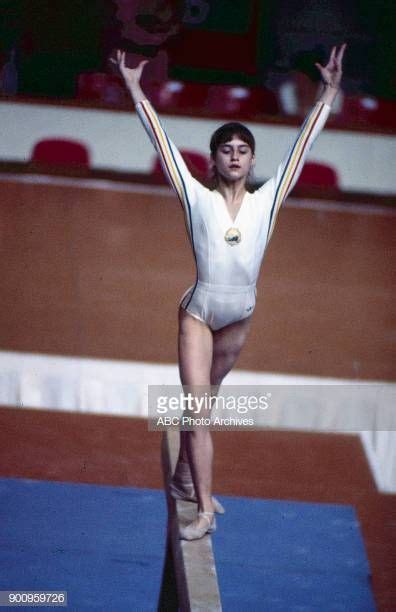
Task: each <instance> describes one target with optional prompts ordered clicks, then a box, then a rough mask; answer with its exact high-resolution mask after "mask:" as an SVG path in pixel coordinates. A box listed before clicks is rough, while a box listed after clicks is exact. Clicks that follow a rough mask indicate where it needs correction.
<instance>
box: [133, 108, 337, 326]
mask: <svg viewBox="0 0 396 612" xmlns="http://www.w3.org/2000/svg"><path fill="white" fill-rule="evenodd" d="M136 110H137V113H138V115H139V117H140V119H141V121H142V123H143V125H144V127H145V129H146V131H147V133H148V135H149V137H150V139H151V141H152V143H153V145H154V147H155V149H156V150H157V152H158V154H159V157H160V160H161V163H162V167H163V169H164V172H165V174H166V176H167V178H168V180H169V183H170V184H171V186H172V187H173V189H174V191H175V192H176V194H177V196H178V198H179V200H180V202H181V204H182V206H183V210H184V215H185V223H186V228H187V232H188V235H189V238H190V242H191V246H192V249H193V253H194V257H195V262H196V273H197V276H196V281H195V283H194V285H193V286H192V287H190V288H189V289H188V290H187V292H186V293H185V294H184V296H183V297H182V300H181V306H182V307H183V308H184V309H185V310H187V311H188V312H189V313H190V314H191V315H192V316H194V317H196V318H198V319H200V320H202V321H204V322H205V323H207V324H208V325H209V327H210V328H211V329H212V330H217V329H220V328H222V327H224V326H225V325H229V324H230V323H234V322H236V321H239V320H241V319H244V318H246V317H248V316H250V315H251V314H252V312H253V310H254V306H255V296H256V289H255V288H256V282H257V278H258V274H259V271H260V266H261V262H262V260H263V256H264V252H265V249H266V246H267V244H268V242H269V240H270V238H271V235H272V233H273V230H274V226H275V223H276V218H277V215H278V212H279V209H280V207H281V205H282V202H284V201H285V199H286V197H287V196H288V194H289V193H290V191H291V189H292V188H293V186H294V185H295V183H296V181H297V179H298V177H299V175H300V173H301V170H302V168H303V165H304V162H305V159H306V157H307V154H308V152H309V150H310V148H311V147H312V145H313V143H314V141H315V139H316V138H317V136H318V135H319V133H320V131H321V130H322V128H323V126H324V124H325V122H326V119H327V117H328V115H329V112H330V106H328V105H327V104H325V103H323V102H317V103H316V104H315V106H314V107H313V109H312V111H311V112H310V113H309V115H308V116H307V118H306V119H305V121H304V123H303V125H302V127H301V129H300V131H299V133H298V136H297V138H296V140H295V142H294V144H293V146H292V147H291V148H290V150H289V151H288V152H287V155H286V156H285V157H284V159H283V160H282V162H281V163H280V164H279V166H278V168H277V171H276V173H275V175H274V176H273V177H272V178H270V179H269V180H267V181H266V182H265V183H264V184H263V185H262V186H261V187H259V189H257V190H256V191H254V192H253V193H250V192H246V193H245V195H244V198H243V201H242V203H241V206H240V209H239V211H238V214H237V216H236V218H235V219H234V220H232V218H231V216H230V214H229V212H228V209H227V206H226V202H225V200H224V198H223V196H222V194H221V193H220V192H219V191H217V190H213V191H211V190H210V189H208V188H206V187H204V186H203V185H202V184H201V183H200V182H199V181H197V180H196V179H195V178H194V177H193V176H192V175H191V173H190V171H189V170H188V168H187V166H186V164H185V162H184V160H183V158H182V156H181V154H180V152H179V151H178V149H177V147H176V146H175V145H174V144H173V142H172V141H171V140H170V139H169V137H168V135H167V134H166V132H165V130H164V128H163V126H162V124H161V122H160V120H159V118H158V115H157V114H156V112H155V111H154V109H153V107H152V106H151V104H150V102H149V101H148V100H143V101H142V102H140V103H138V104H137V105H136Z"/></svg>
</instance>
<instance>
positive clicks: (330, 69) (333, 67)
mask: <svg viewBox="0 0 396 612" xmlns="http://www.w3.org/2000/svg"><path fill="white" fill-rule="evenodd" d="M345 49H346V43H344V44H343V45H341V47H340V49H339V50H338V51H337V47H333V48H332V50H331V53H330V58H329V61H328V62H327V64H326V66H322V65H321V64H319V63H318V62H316V63H315V66H316V67H317V69H318V70H319V72H320V75H321V77H322V81H323V83H324V85H325V86H327V87H332V88H333V89H338V88H339V86H340V83H341V78H342V58H343V56H344V52H345Z"/></svg>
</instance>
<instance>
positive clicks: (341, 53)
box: [336, 43, 347, 67]
mask: <svg viewBox="0 0 396 612" xmlns="http://www.w3.org/2000/svg"><path fill="white" fill-rule="evenodd" d="M346 46H347V45H346V43H343V44H342V45H341V47H340V50H339V51H338V53H337V55H336V63H337V66H339V67H341V66H342V58H343V57H344V53H345V49H346Z"/></svg>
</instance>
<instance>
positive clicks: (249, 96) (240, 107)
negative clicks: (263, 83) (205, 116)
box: [206, 85, 279, 118]
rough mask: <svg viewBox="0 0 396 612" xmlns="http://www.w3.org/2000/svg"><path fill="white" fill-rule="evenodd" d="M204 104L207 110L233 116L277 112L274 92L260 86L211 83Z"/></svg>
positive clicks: (272, 113)
mask: <svg viewBox="0 0 396 612" xmlns="http://www.w3.org/2000/svg"><path fill="white" fill-rule="evenodd" d="M206 104H207V109H208V111H209V112H213V113H216V114H219V115H223V116H232V117H235V118H237V117H238V116H241V117H250V116H251V117H254V116H256V115H261V114H268V115H276V114H278V112H279V105H278V101H277V98H276V96H275V94H274V93H273V92H272V91H270V90H269V89H265V88H262V87H261V88H258V87H243V86H240V85H212V86H211V87H210V88H209V92H208V98H207V103H206Z"/></svg>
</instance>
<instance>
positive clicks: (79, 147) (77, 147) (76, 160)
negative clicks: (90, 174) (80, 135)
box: [31, 138, 89, 168]
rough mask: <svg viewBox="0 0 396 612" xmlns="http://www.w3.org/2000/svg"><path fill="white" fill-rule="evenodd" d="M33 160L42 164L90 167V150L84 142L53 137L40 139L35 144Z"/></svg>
mask: <svg viewBox="0 0 396 612" xmlns="http://www.w3.org/2000/svg"><path fill="white" fill-rule="evenodd" d="M31 160H32V161H33V162H37V163H42V164H50V165H57V166H70V165H71V166H83V167H84V168H88V167H89V152H88V149H87V147H86V146H85V145H84V144H83V143H82V142H78V141H76V140H62V139H59V138H52V139H46V140H40V141H39V142H37V143H36V144H35V145H34V148H33V151H32V156H31Z"/></svg>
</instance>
